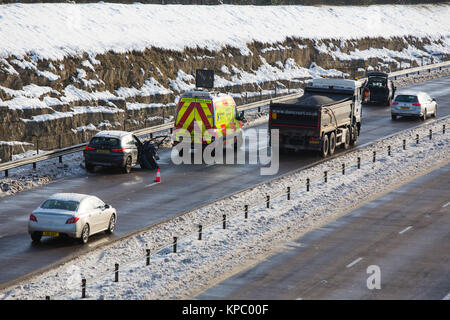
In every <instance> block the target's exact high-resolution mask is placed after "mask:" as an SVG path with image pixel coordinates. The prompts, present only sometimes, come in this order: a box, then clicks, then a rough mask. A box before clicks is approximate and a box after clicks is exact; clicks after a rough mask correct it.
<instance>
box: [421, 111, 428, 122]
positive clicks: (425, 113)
mask: <svg viewBox="0 0 450 320" xmlns="http://www.w3.org/2000/svg"><path fill="white" fill-rule="evenodd" d="M421 119H422V121H425V120H427V109H425V110H424V111H423V116H422V118H421Z"/></svg>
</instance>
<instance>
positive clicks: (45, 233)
mask: <svg viewBox="0 0 450 320" xmlns="http://www.w3.org/2000/svg"><path fill="white" fill-rule="evenodd" d="M42 235H43V236H48V237H59V232H50V231H44V232H42Z"/></svg>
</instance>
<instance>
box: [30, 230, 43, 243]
mask: <svg viewBox="0 0 450 320" xmlns="http://www.w3.org/2000/svg"><path fill="white" fill-rule="evenodd" d="M30 236H31V240H32V241H33V242H34V243H37V242H39V241H41V238H42V233H40V232H32V233H31V235H30Z"/></svg>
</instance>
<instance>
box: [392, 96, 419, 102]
mask: <svg viewBox="0 0 450 320" xmlns="http://www.w3.org/2000/svg"><path fill="white" fill-rule="evenodd" d="M395 101H396V102H418V100H417V96H412V95H399V96H397V97H396V98H395Z"/></svg>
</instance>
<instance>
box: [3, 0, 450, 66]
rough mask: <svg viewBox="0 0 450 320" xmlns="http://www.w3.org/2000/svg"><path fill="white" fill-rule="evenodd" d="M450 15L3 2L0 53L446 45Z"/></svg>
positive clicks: (400, 9) (56, 55)
mask: <svg viewBox="0 0 450 320" xmlns="http://www.w3.org/2000/svg"><path fill="white" fill-rule="evenodd" d="M449 15H450V6H448V5H446V4H442V5H411V6H402V5H374V6H361V7H360V6H233V5H220V6H184V5H146V4H140V3H136V4H133V5H124V4H111V3H95V4H66V3H60V4H11V5H3V6H1V8H0V25H1V26H2V34H1V37H2V46H1V48H0V57H3V58H4V57H8V56H10V55H16V56H24V55H27V54H33V55H34V57H35V58H37V59H39V58H41V59H52V60H61V59H63V58H64V57H66V56H78V55H80V54H82V53H88V54H89V55H90V56H91V57H93V56H95V55H96V54H102V53H105V52H108V51H109V50H112V51H114V52H117V53H124V52H131V51H132V50H137V51H143V50H144V49H146V48H149V47H157V48H163V49H168V50H177V51H183V50H184V49H185V48H197V47H199V48H205V49H208V50H211V51H216V50H220V49H222V48H224V47H226V46H230V47H235V48H239V49H240V51H241V53H242V54H250V51H249V50H248V48H247V44H248V43H252V42H254V41H257V42H261V43H268V44H270V43H276V42H283V41H284V40H285V39H287V38H307V39H346V40H348V39H362V38H377V37H382V38H391V37H405V36H409V35H412V36H416V37H431V38H433V39H439V38H443V39H444V40H445V44H444V46H445V45H446V46H447V48H448V44H449V43H448V40H449V39H448V36H449V33H450V30H449V24H448V17H449ZM183 22H185V23H183ZM205 26H207V27H205ZM432 49H434V50H438V51H439V50H442V49H443V48H439V47H436V46H435V47H433V48H432ZM444 50H445V48H444ZM447 52H448V51H447ZM25 67H28V68H33V67H35V65H33V64H31V65H27V66H25Z"/></svg>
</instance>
